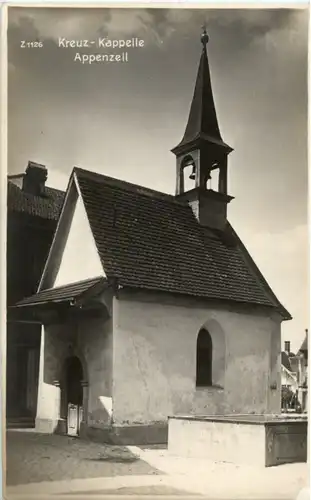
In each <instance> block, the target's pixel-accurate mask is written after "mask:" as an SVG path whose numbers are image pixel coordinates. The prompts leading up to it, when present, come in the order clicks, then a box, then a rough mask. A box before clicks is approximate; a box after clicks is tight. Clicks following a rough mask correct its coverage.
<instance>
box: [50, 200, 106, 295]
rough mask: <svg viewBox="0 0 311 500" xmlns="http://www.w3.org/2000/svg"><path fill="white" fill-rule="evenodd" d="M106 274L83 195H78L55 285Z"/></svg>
mask: <svg viewBox="0 0 311 500" xmlns="http://www.w3.org/2000/svg"><path fill="white" fill-rule="evenodd" d="M101 275H104V271H103V268H102V265H101V262H100V259H99V255H98V252H97V248H96V245H95V241H94V237H93V234H92V231H91V228H90V225H89V222H88V219H87V214H86V211H85V208H84V204H83V200H82V198H81V196H79V197H78V200H77V203H76V207H75V211H74V215H73V219H72V223H71V227H70V230H69V234H68V239H67V242H66V245H65V249H64V253H63V256H62V260H61V264H60V267H59V270H58V274H57V276H56V280H55V283H54V286H55V287H58V286H62V285H67V284H69V283H75V282H77V281H81V280H85V279H89V278H95V277H97V276H101Z"/></svg>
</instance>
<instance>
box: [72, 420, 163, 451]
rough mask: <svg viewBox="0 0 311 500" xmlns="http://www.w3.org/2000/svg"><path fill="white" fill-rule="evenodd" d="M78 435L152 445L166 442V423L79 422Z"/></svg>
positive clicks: (109, 440)
mask: <svg viewBox="0 0 311 500" xmlns="http://www.w3.org/2000/svg"><path fill="white" fill-rule="evenodd" d="M79 435H80V437H82V438H83V439H91V440H94V441H99V442H102V443H107V444H115V445H124V446H125V445H134V446H135V445H152V444H166V443H167V436H168V426H167V423H161V424H160V423H158V424H152V425H127V426H109V427H108V426H107V427H91V426H88V425H87V424H85V423H81V427H80V433H79Z"/></svg>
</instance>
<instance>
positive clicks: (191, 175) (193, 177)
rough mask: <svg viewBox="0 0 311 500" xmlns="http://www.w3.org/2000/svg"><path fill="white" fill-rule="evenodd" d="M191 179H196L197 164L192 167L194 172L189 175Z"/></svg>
mask: <svg viewBox="0 0 311 500" xmlns="http://www.w3.org/2000/svg"><path fill="white" fill-rule="evenodd" d="M189 179H190V180H192V181H195V165H193V167H192V172H191V174H190V175H189Z"/></svg>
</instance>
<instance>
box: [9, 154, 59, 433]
mask: <svg viewBox="0 0 311 500" xmlns="http://www.w3.org/2000/svg"><path fill="white" fill-rule="evenodd" d="M46 180H47V170H46V168H45V167H44V166H43V165H39V164H37V163H34V162H29V163H28V166H27V168H26V171H25V172H24V173H22V174H18V175H10V176H8V185H7V196H8V197H7V302H8V305H9V306H11V305H13V304H15V303H16V302H17V301H19V300H21V299H23V298H24V297H27V296H29V295H31V294H33V293H35V292H36V290H37V288H38V284H39V281H40V277H41V274H42V271H43V268H44V263H45V261H46V259H47V256H48V252H49V249H50V246H51V243H52V240H53V236H54V232H55V228H56V223H57V219H58V215H59V212H60V208H61V205H62V202H63V196H64V193H62V192H61V191H58V190H56V189H51V188H49V187H47V186H46ZM40 339H41V326H40V325H36V324H33V323H18V322H16V321H14V322H12V321H11V317H10V313H9V315H8V324H7V397H6V411H7V418H8V420H9V423H10V424H13V423H16V425H21V424H22V423H23V422H24V423H25V425H31V424H34V421H35V416H36V411H37V392H38V369H39V355H40Z"/></svg>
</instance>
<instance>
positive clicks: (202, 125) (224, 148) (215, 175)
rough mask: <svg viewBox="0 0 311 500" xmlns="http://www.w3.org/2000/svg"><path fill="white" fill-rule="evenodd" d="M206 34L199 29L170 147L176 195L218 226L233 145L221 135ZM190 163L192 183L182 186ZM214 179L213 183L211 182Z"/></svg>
mask: <svg viewBox="0 0 311 500" xmlns="http://www.w3.org/2000/svg"><path fill="white" fill-rule="evenodd" d="M208 41H209V36H208V34H207V33H206V29H205V28H204V29H203V33H202V35H201V42H202V45H203V48H202V54H201V59H200V64H199V69H198V74H197V79H196V84H195V89H194V94H193V98H192V103H191V107H190V113H189V118H188V123H187V126H186V130H185V133H184V136H183V138H182V140H181V142H180V143H179V144H178V145H177V146H176V147H175V148H173V149H172V152H173V153H174V154H175V156H176V197H178V198H179V199H181V200H185V202H188V203H189V204H190V205H191V207H192V209H193V211H194V213H195V214H196V216H197V217H198V219H199V221H200V223H201V224H202V225H204V226H209V227H211V228H215V229H219V230H222V229H224V227H225V225H226V221H227V205H228V203H229V202H230V201H231V200H232V199H233V198H232V197H231V196H229V195H228V168H227V167H228V162H227V160H228V155H229V153H230V152H231V151H233V149H232V148H231V147H230V146H228V145H227V144H226V143H225V142H224V141H223V140H222V137H221V134H220V130H219V126H218V120H217V115H216V110H215V104H214V98H213V92H212V85H211V77H210V70H209V63H208V55H207V44H208ZM189 166H191V167H192V172H191V174H190V177H189V178H190V179H191V180H192V181H193V187H191V188H190V189H186V178H185V172H186V169H187V167H189ZM215 181H217V184H215Z"/></svg>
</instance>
